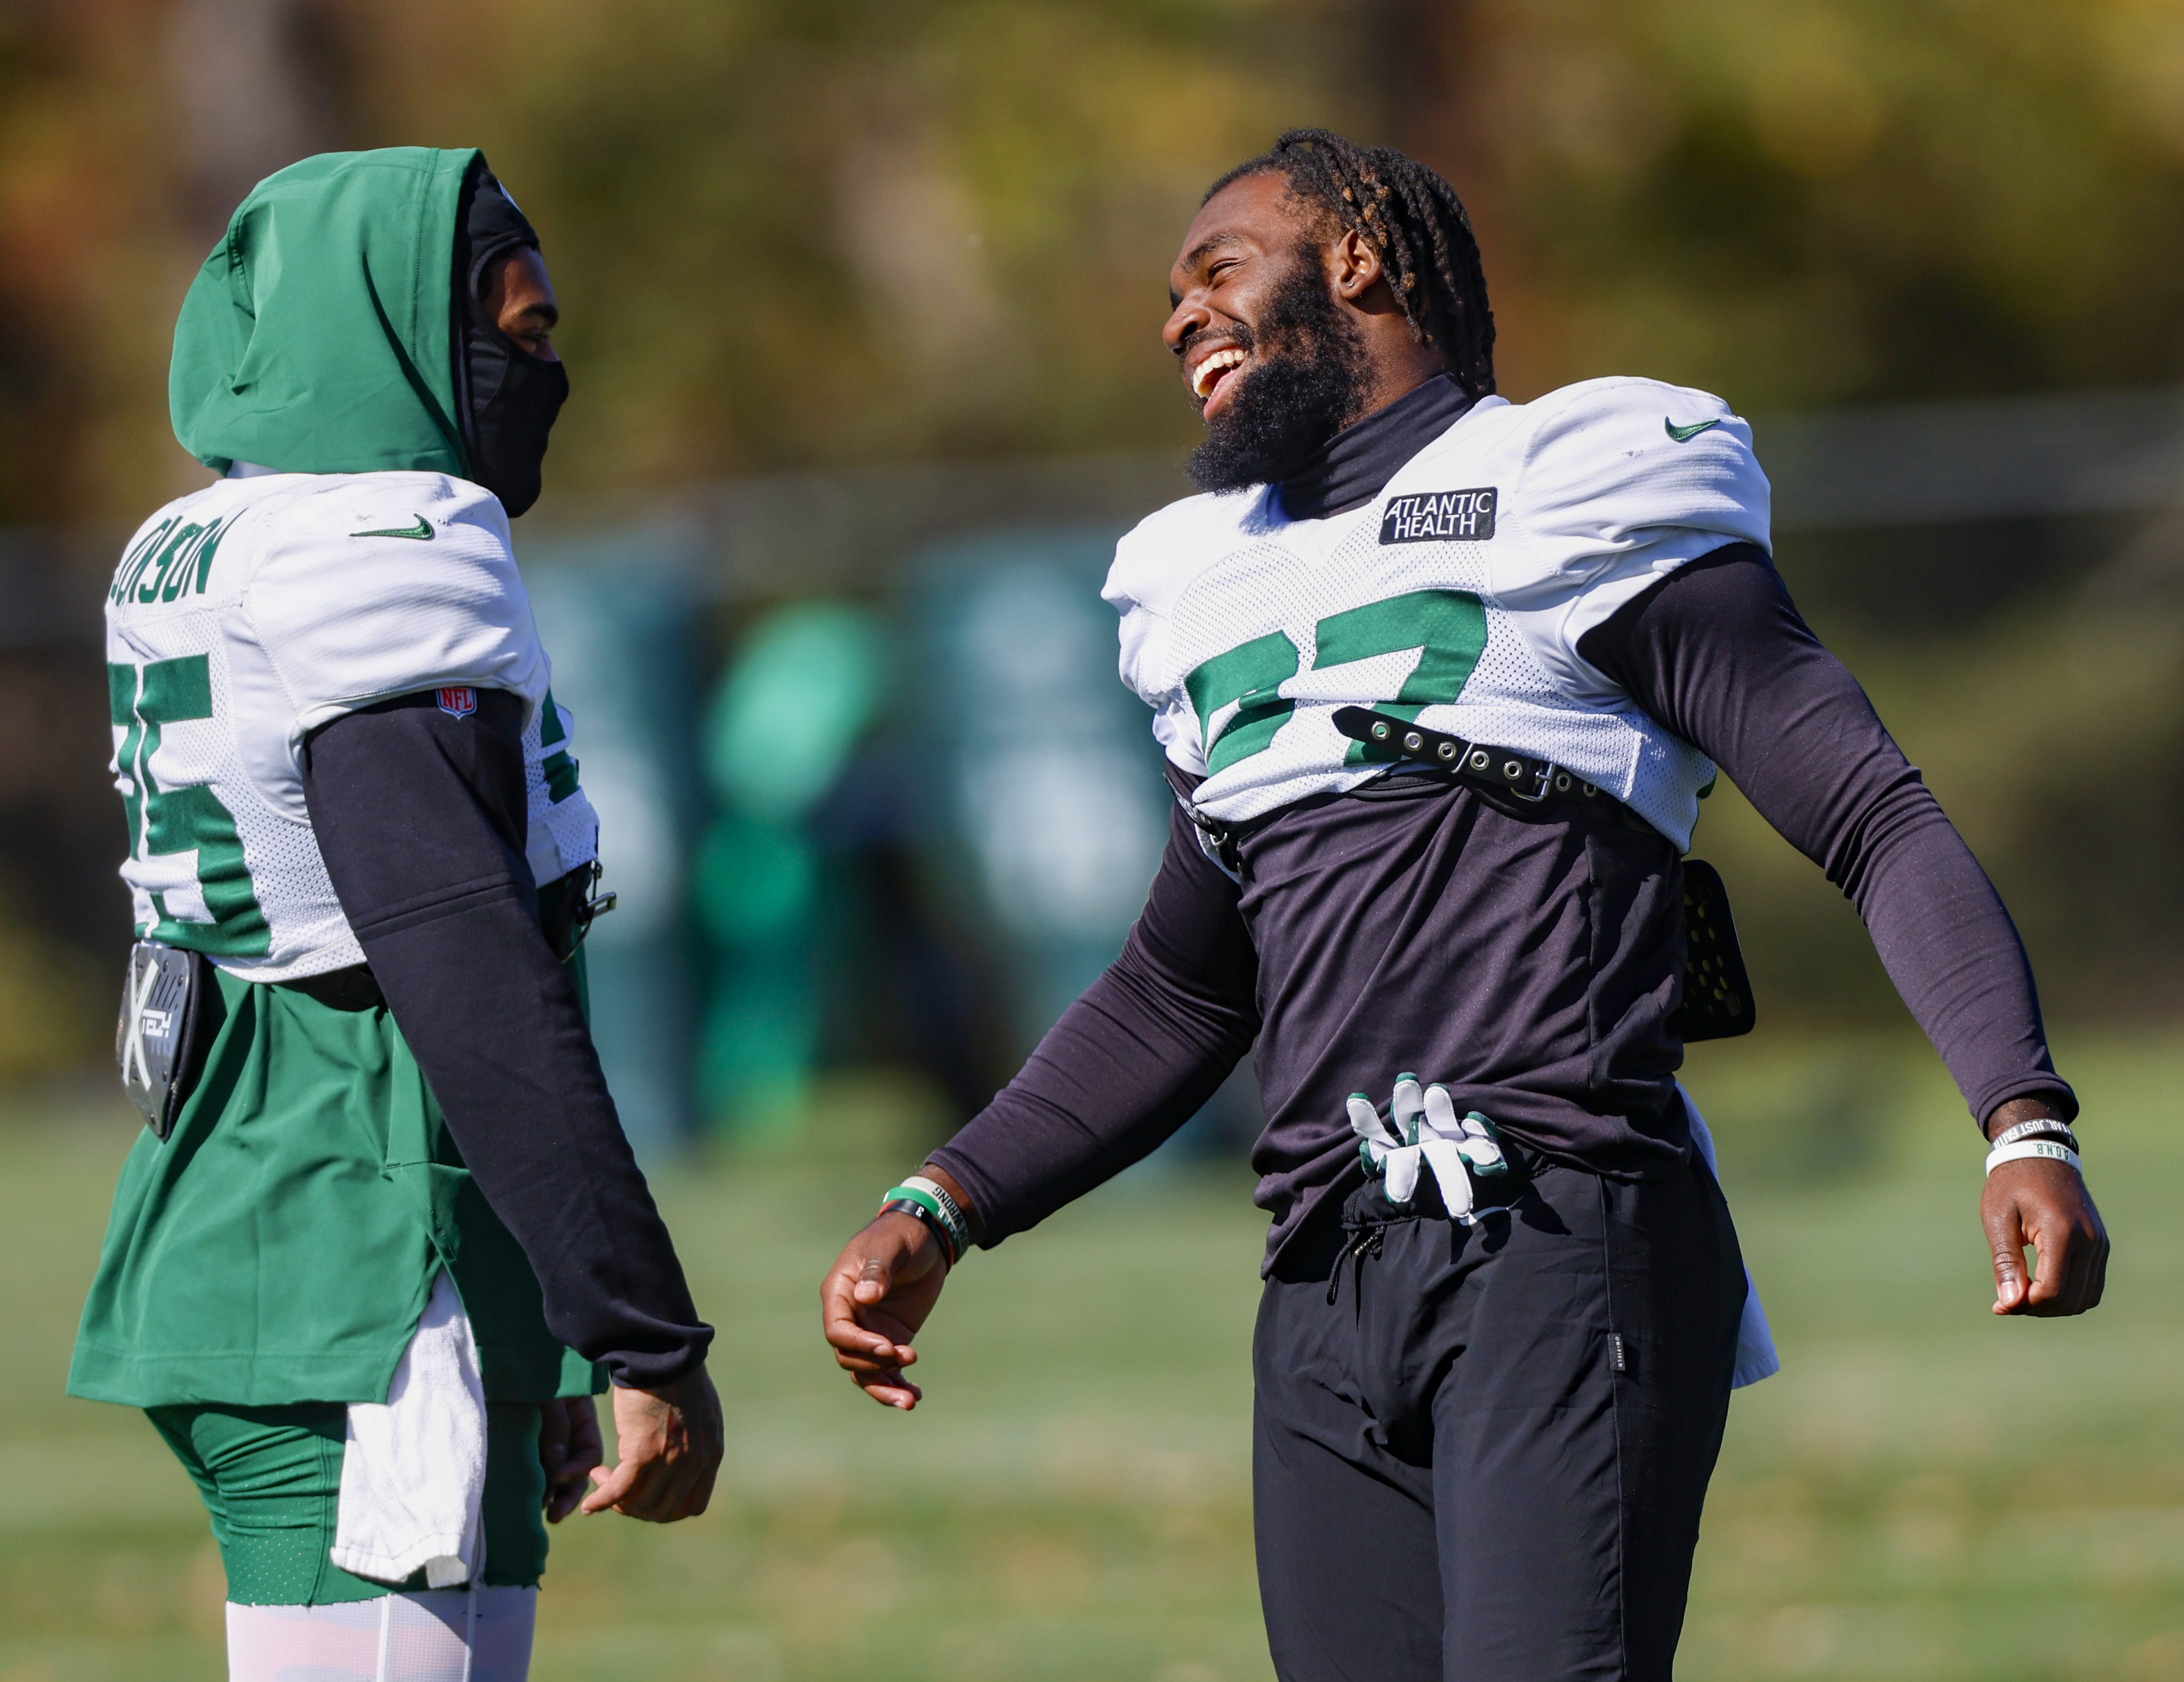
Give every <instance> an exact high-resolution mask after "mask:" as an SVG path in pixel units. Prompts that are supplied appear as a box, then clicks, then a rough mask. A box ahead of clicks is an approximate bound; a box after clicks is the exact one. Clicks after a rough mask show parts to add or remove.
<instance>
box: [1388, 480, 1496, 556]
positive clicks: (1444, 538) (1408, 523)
mask: <svg viewBox="0 0 2184 1682" xmlns="http://www.w3.org/2000/svg"><path fill="white" fill-rule="evenodd" d="M1500 494H1501V493H1500V492H1499V491H1497V490H1496V489H1495V488H1494V487H1491V486H1488V487H1485V488H1484V489H1480V490H1474V491H1424V492H1420V493H1418V494H1416V495H1412V496H1407V497H1392V498H1390V499H1389V502H1388V510H1387V512H1386V513H1385V514H1384V515H1381V516H1380V541H1381V542H1382V543H1485V542H1486V541H1487V540H1488V539H1489V538H1490V537H1492V536H1493V535H1494V504H1495V501H1496V498H1498V497H1499V496H1500Z"/></svg>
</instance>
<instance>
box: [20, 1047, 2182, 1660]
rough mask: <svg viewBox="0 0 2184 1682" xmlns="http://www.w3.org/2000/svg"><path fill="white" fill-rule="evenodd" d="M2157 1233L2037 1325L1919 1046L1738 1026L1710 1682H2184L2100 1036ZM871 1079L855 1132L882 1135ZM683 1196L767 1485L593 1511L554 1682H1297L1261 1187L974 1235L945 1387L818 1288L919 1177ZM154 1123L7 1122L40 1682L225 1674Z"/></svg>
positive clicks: (1100, 1204) (2143, 1251)
mask: <svg viewBox="0 0 2184 1682" xmlns="http://www.w3.org/2000/svg"><path fill="white" fill-rule="evenodd" d="M2063 1050H2064V1051H2065V1052H2066V1053H2067V1054H2068V1055H2066V1056H2065V1058H2064V1067H2066V1069H2068V1070H2069V1071H2070V1073H2071V1074H2072V1076H2073V1078H2075V1079H2076V1080H2077V1081H2078V1082H2079V1083H2080V1086H2081V1092H2082V1093H2083V1094H2084V1096H2085V1098H2086V1100H2087V1117H2088V1120H2087V1124H2086V1132H2087V1150H2088V1153H2089V1161H2090V1162H2091V1164H2092V1173H2093V1185H2094V1189H2095V1191H2096V1193H2097V1195H2098V1196H2099V1197H2100V1199H2101V1200H2102V1203H2103V1208H2104V1211H2105V1212H2106V1213H2107V1215H2108V1217H2109V1223H2110V1226H2111V1228H2112V1230H2113V1232H2114V1234H2115V1237H2116V1241H2117V1246H2118V1247H2117V1256H2116V1261H2115V1266H2114V1269H2113V1271H2112V1272H2111V1273H2110V1276H2109V1301H2108V1303H2107V1305H2106V1306H2103V1308H2102V1309H2101V1311H2100V1312H2098V1314H2096V1315H2095V1316H2093V1317H2091V1318H2090V1319H2087V1320H2086V1321H2083V1322H2078V1323H2048V1324H2031V1323H2016V1322H2001V1321H1997V1320H1995V1319H1993V1318H1992V1317H1991V1316H1990V1315H1988V1314H1987V1313H1986V1301H1987V1300H1989V1297H1990V1292H1989V1288H1988V1286H1987V1283H1986V1259H1985V1256H1983V1254H1982V1250H1981V1239H1980V1237H1979V1234H1978V1232H1977V1230H1976V1228H1975V1223H1974V1211H1975V1206H1976V1197H1977V1187H1978V1174H1979V1150H1978V1144H1977V1140H1976V1139H1975V1136H1974V1135H1973V1133H1972V1131H1971V1128H1970V1125H1969V1124H1968V1122H1966V1121H1965V1120H1964V1117H1963V1114H1962V1111H1961V1109H1960V1108H1959V1107H1958V1104H1957V1101H1956V1100H1955V1097H1954V1094H1953V1092H1952V1091H1951V1090H1950V1089H1949V1088H1948V1087H1947V1083H1946V1081H1945V1080H1944V1078H1942V1076H1941V1074H1940V1072H1939V1071H1938V1070H1937V1069H1936V1068H1934V1067H1932V1060H1931V1054H1922V1053H1921V1052H1920V1051H1919V1050H1918V1049H1917V1048H1915V1047H1913V1046H1909V1045H1906V1044H1903V1043H1901V1042H1899V1041H1896V1040H1892V1039H1872V1040H1856V1041H1852V1040H1832V1041H1813V1042H1791V1041H1783V1040H1781V1039H1780V1037H1779V1036H1776V1037H1774V1039H1773V1041H1772V1043H1769V1037H1765V1036H1763V1038H1762V1043H1761V1044H1758V1045H1733V1046H1730V1047H1726V1048H1699V1049H1698V1050H1697V1051H1696V1052H1695V1053H1694V1057H1693V1065H1694V1066H1693V1067H1692V1069H1691V1071H1690V1072H1689V1073H1688V1075H1687V1079H1688V1080H1689V1082H1690V1083H1691V1086H1692V1089H1693V1090H1694V1092H1695V1093H1696V1094H1697V1096H1698V1097H1699V1099H1700V1101H1701V1103H1702V1106H1704V1107H1705V1108H1706V1110H1707V1111H1708V1116H1709V1119H1710V1120H1712V1121H1713V1122H1714V1123H1715V1126H1716V1130H1717V1132H1718V1133H1719V1136H1720V1139H1721V1142H1722V1148H1723V1153H1724V1178H1725V1179H1726V1180H1727V1182H1728V1184H1729V1188H1730V1194H1731V1198H1732V1201H1733V1204H1734V1206H1735V1208H1736V1213H1737V1217H1738V1221H1739V1225H1740V1228H1741V1231H1742V1233H1743V1236H1744V1240H1745V1245H1746V1249H1747V1255H1748V1256H1749V1257H1750V1259H1751V1261H1752V1266H1753V1267H1754V1270H1755V1272H1756V1273H1758V1277H1759V1279H1760V1282H1761V1285H1762V1289H1763V1295H1764V1296H1765V1298H1766V1300H1767V1303H1768V1306H1769V1312H1770V1313H1771V1315H1772V1317H1773V1318H1774V1322H1775V1328H1776V1331H1777V1334H1778V1338H1779V1340H1780V1343H1781V1345H1782V1348H1783V1354H1784V1359H1785V1362H1786V1368H1785V1371H1784V1373H1783V1374H1782V1375H1781V1376H1780V1377H1779V1378H1774V1379H1770V1380H1769V1381H1768V1382H1767V1383H1765V1384H1762V1385H1759V1386H1758V1387H1757V1388H1756V1389H1754V1390H1747V1391H1745V1392H1742V1393H1741V1395H1740V1396H1739V1398H1738V1401H1737V1402H1736V1406H1735V1408H1734V1410H1733V1413H1732V1418H1731V1422H1730V1436H1729V1442H1728V1445H1727V1448H1726V1450H1725V1451H1724V1457H1723V1463H1722V1468H1721V1470H1720V1473H1719V1475H1718V1476H1717V1478H1716V1479H1715V1484H1714V1490H1713V1499H1712V1503H1711V1505H1710V1507H1709V1509H1708V1522H1707V1529H1706V1534H1705V1536H1704V1538H1703V1540H1702V1543H1701V1547H1700V1553H1699V1562H1698V1573H1697V1584H1696V1585H1695V1589H1694V1593H1693V1598H1692V1607H1691V1620H1690V1624H1689V1626H1688V1631H1687V1634H1686V1637H1685V1646H1684V1657H1683V1660H1682V1664H1681V1668H1680V1674H1681V1675H1682V1676H1684V1677H1685V1678H1688V1679H1694V1682H1712V1679H1724V1682H1726V1679H1730V1678H1738V1679H1748V1678H1763V1677H1776V1676H1781V1677H1820V1678H1842V1679H1852V1678H1897V1677H1917V1678H1923V1679H1955V1678H1960V1677H1961V1678H1966V1679H1969V1678H1972V1677H1975V1676H1976V1677H1978V1678H1981V1679H1982V1682H2011V1679H2028V1682H2029V1679H2051V1678H2052V1679H2062V1678H2068V1679H2092V1678H2103V1679H2108V1678H2121V1679H2126V1682H2161V1679H2170V1678H2176V1679H2184V1440H2180V1435H2179V1432H2178V1429H2177V1427H2178V1423H2179V1419H2180V1412H2184V1408H2180V1402H2184V1338H2180V1336H2179V1335H2178V1334H2179V1332H2180V1331H2184V1308H2181V1307H2180V1306H2178V1305H2177V1303H2176V1300H2175V1297H2174V1295H2173V1294H2172V1290H2171V1288H2170V1287H2168V1286H2165V1285H2164V1284H2162V1281H2163V1280H2164V1279H2170V1278H2175V1277H2176V1275H2177V1274H2178V1273H2179V1272H2180V1271H2184V1270H2180V1267H2179V1264H2180V1262H2184V1242H2180V1230H2179V1224H2178V1223H2177V1221H2176V1217H2175V1215H2174V1213H2173V1212H2172V1207H2171V1205H2172V1200H2173V1197H2174V1189H2175V1188H2176V1186H2177V1185H2178V1184H2180V1180H2184V1174H2180V1170H2184V1138H2180V1137H2179V1136H2178V1132H2177V1129H2176V1127H2175V1125H2174V1116H2175V1112H2176V1103H2175V1100H2174V1098H2173V1097H2172V1094H2173V1092H2174V1091H2175V1089H2176V1086H2177V1083H2178V1082H2179V1081H2180V1079H2184V1044H2170V1043H2150V1042H2134V1043H2121V1044H2106V1045H2098V1046H2093V1045H2085V1046H2069V1045H2066V1046H2064V1048H2063ZM889 1101H890V1100H889V1098H888V1096H887V1094H886V1092H885V1090H884V1089H883V1088H873V1087H867V1086H860V1085H857V1084H854V1083H852V1084H849V1085H845V1086H843V1087H841V1088H838V1089H836V1090H834V1091H833V1093H832V1094H830V1103H829V1106H828V1112H829V1113H831V1114H836V1115H866V1116H877V1117H884V1113H885V1112H886V1111H887V1109H888V1105H889ZM828 1136H829V1138H830V1139H831V1140H832V1141H833V1146H834V1151H835V1154H834V1155H833V1156H832V1157H831V1158H828V1159H827V1160H820V1159H818V1158H816V1156H814V1157H784V1158H781V1159H777V1160H774V1161H768V1162H764V1163H749V1162H744V1163H714V1164H707V1165H703V1166H698V1167H690V1168H688V1169H684V1170H680V1171H677V1172H673V1173H671V1174H665V1175H662V1176H660V1177H659V1190H660V1196H661V1200H662V1202H663V1204H664V1205H665V1206H666V1211H667V1213H668V1216H669V1218H670V1220H671V1222H672V1223H673V1225H674V1228H675V1230H676V1233H677V1237H678V1239H679V1241H680V1243H681V1244H682V1248H683V1251H684V1254H685V1256H686V1257H687V1258H688V1261H689V1263H690V1266H691V1270H692V1273H693V1274H694V1285H695V1286H696V1289H697V1290H698V1293H699V1300H700V1302H701V1304H702V1305H704V1306H705V1309H706V1311H707V1312H708V1313H709V1314H710V1317H712V1318H713V1319H714V1320H715V1321H716V1323H718V1324H719V1325H720V1326H721V1334H722V1335H721V1343H720V1345H718V1358H717V1361H716V1373H717V1376H718V1378H719V1380H720V1384H721V1391H722V1394H723V1397H724V1400H725V1401H726V1403H727V1412H728V1421H729V1428H730V1437H731V1445H732V1446H731V1458H730V1463H729V1468H728V1473H727V1480H726V1484H725V1490H726V1498H725V1499H724V1500H722V1501H719V1502H718V1503H717V1504H716V1507H715V1510H714V1511H713V1512H710V1513H709V1514H707V1515H706V1516H705V1518H702V1519H699V1520H698V1521H695V1522H694V1523H688V1524H683V1525H679V1526H677V1527H674V1528H673V1529H667V1530H660V1529H650V1528H648V1527H643V1526H638V1525H634V1524H630V1523H625V1522H623V1521H621V1520H620V1519H616V1518H600V1519H595V1520H591V1521H588V1522H577V1523H571V1524H569V1525H566V1526H564V1527H563V1529H562V1530H561V1531H560V1533H559V1534H557V1537H556V1540H555V1544H554V1561H553V1565H552V1567H551V1569H550V1571H549V1576H548V1579H547V1583H548V1593H547V1595H546V1596H545V1597H544V1600H543V1603H542V1617H541V1624H540V1633H539V1644H538V1659H537V1662H536V1663H535V1665H534V1668H533V1673H532V1674H533V1675H534V1676H535V1677H537V1678H538V1679H539V1682H574V1679H578V1678H606V1677H610V1676H611V1677H616V1678H622V1677H627V1676H632V1675H640V1676H643V1677H645V1678H647V1679H648V1682H700V1679H704V1682H807V1679H809V1682H818V1679H835V1678H849V1677H853V1676H863V1675H869V1674H887V1675H888V1676H889V1677H890V1678H899V1679H904V1682H915V1679H924V1678H934V1679H938V1678H941V1677H946V1678H948V1679H950V1682H1001V1679H1015V1678H1025V1679H1039V1682H1046V1679H1052V1682H1095V1679H1100V1682H1108V1679H1112V1682H1246V1679H1250V1682H1260V1679H1264V1678H1266V1677H1268V1675H1269V1674H1270V1673H1269V1668H1268V1663H1267V1659H1266V1657H1265V1651H1264V1646H1263V1643H1262V1637H1261V1634H1260V1630H1259V1625H1258V1614H1257V1606H1256V1591H1255V1589H1254V1586H1253V1579H1252V1571H1251V1537H1250V1510H1249V1487H1248V1467H1249V1428H1250V1386H1249V1379H1248V1372H1247V1349H1248V1345H1249V1340H1250V1335H1251V1313H1252V1308H1253V1304H1254V1300H1255V1297H1256V1268H1255V1262H1256V1255H1257V1251H1258V1247H1259V1243H1260V1236H1261V1233H1262V1220H1261V1218H1260V1217H1258V1216H1257V1215H1256V1214H1255V1212H1254V1211H1252V1210H1251V1206H1250V1204H1249V1200H1248V1187H1249V1183H1248V1179H1247V1178H1245V1176H1244V1175H1243V1173H1242V1172H1241V1170H1240V1169H1239V1168H1235V1167H1228V1168H1223V1169H1196V1170H1178V1171H1175V1172H1165V1173H1163V1172H1157V1171H1155V1172H1142V1171H1141V1172H1139V1173H1137V1174H1134V1175H1133V1176H1130V1177H1127V1178H1125V1179H1124V1180H1123V1182H1121V1183H1118V1184H1116V1185H1114V1186H1112V1187H1110V1188H1108V1189H1106V1190H1104V1191H1102V1192H1101V1193H1100V1194H1098V1195H1095V1196H1094V1197H1092V1198H1089V1199H1087V1200H1084V1202H1083V1203H1082V1204H1080V1205H1078V1206H1076V1207H1075V1208H1073V1209H1071V1210H1069V1211H1065V1213H1064V1214H1063V1215H1062V1216H1061V1217H1057V1218H1056V1220H1055V1221H1054V1222H1052V1223H1050V1226H1049V1227H1048V1228H1044V1229H1042V1230H1041V1231H1039V1232H1038V1233H1036V1234H1032V1235H1030V1236H1028V1238H1025V1239H1017V1240H1014V1241H1011V1243H1010V1244H1008V1245H1006V1246H1005V1247H1004V1248H1003V1249H1001V1250H1000V1251H998V1252H996V1253H995V1254H993V1255H991V1256H981V1257H978V1259H977V1260H976V1261H974V1262H973V1263H972V1265H971V1266H969V1267H966V1268H965V1269H964V1270H963V1271H962V1273H961V1276H960V1277H959V1278H958V1279H957V1280H956V1283H955V1284H953V1285H951V1287H950V1291H949V1295H948V1297H947V1299H946V1300H945V1301H944V1303H943V1306H942V1307H941V1310H940V1312H939V1317H938V1318H937V1320H936V1322H935V1323H934V1325H933V1328H931V1330H930V1332H929V1333H928V1336H927V1337H926V1338H925V1339H923V1348H924V1351H925V1360H924V1362H923V1363H922V1365H921V1367H920V1369H919V1372H920V1376H921V1378H922V1380H923V1381H924V1383H925V1384H926V1387H927V1404H926V1406H924V1407H922V1408H921V1409H920V1410H919V1411H918V1412H917V1414H916V1415H914V1416H911V1417H901V1416H898V1415H894V1414H890V1413H887V1412H883V1411H882V1410H880V1409H879V1408H877V1407H875V1406H872V1405H871V1404H870V1403H867V1402H866V1401H863V1400H862V1398H861V1397H860V1396H858V1395H855V1393H854V1392H853V1391H852V1390H851V1389H850V1386H849V1385H848V1384H846V1383H845V1382H844V1380H842V1379H841V1378H838V1376H837V1374H836V1373H835V1372H834V1371H833V1367H832V1365H831V1363H830V1362H828V1360H827V1356H826V1355H825V1353H824V1351H822V1348H821V1346H820V1345H819V1342H818V1339H817V1337H816V1332H815V1329H814V1326H815V1320H816V1316H815V1312H814V1311H815V1303H816V1291H815V1286H816V1280H817V1278H818V1276H819V1274H820V1273H821V1271H822V1269H823V1267H825V1265H826V1264H827V1261H830V1260H831V1259H832V1257H833V1254H834V1251H835V1250H836V1248H837V1246H838V1242H839V1240H840V1239H841V1238H842V1236H843V1235H844V1234H845V1233H846V1232H847V1231H849V1230H850V1228H851V1227H852V1226H854V1225H855V1223H856V1222H857V1221H858V1220H859V1219H860V1218H861V1217H862V1216H863V1215H864V1214H865V1212H866V1209H867V1206H868V1205H869V1204H870V1202H871V1200H872V1194H873V1192H874V1191H875V1190H876V1189H877V1187H878V1186H880V1185H881V1184H884V1178H883V1177H884V1176H885V1175H886V1174H887V1173H888V1172H889V1171H890V1169H892V1168H895V1167H899V1166H900V1164H899V1162H898V1161H896V1160H895V1152H894V1151H892V1150H890V1149H889V1146H888V1139H887V1132H886V1128H885V1127H884V1125H882V1124H880V1123H878V1122H875V1123H873V1124H872V1125H871V1126H869V1127H866V1128H847V1127H844V1128H837V1129H834V1130H833V1131H831V1132H830V1133H829V1135H828ZM130 1137H131V1128H130V1125H129V1122H128V1119H127V1117H126V1116H125V1113H124V1114H117V1113H116V1107H115V1106H114V1105H111V1104H109V1103H107V1102H105V1101H104V1100H90V1099H83V1100H64V1099H55V1100H50V1101H48V1102H46V1103H42V1104H39V1105H35V1106H28V1107H25V1108H21V1109H20V1110H19V1111H16V1112H14V1113H12V1114H10V1115H9V1116H8V1117H7V1118H6V1119H5V1120H4V1121H0V1284H4V1289H0V1339H4V1342H5V1346H6V1348H7V1350H8V1356H9V1359H8V1363H7V1368H6V1373H7V1376H6V1378H4V1379H0V1464H4V1466H5V1468H6V1469H5V1472H4V1473H0V1490H4V1493H0V1682H120V1679H131V1682H135V1679H143V1678H150V1677H159V1678H162V1679H171V1682H193V1679H214V1678H217V1677H219V1676H220V1675H221V1674H224V1673H223V1668H222V1665H221V1662H220V1599H221V1579H220V1570H219V1565H218V1559H217V1556H216V1554H215V1553H214V1551H213V1548H212V1546H211V1544H210V1541H209V1538H208V1536H207V1534H206V1530H205V1525H204V1520H203V1515H202V1512H200V1510H199V1508H198V1505H197V1502H196V1500H195V1497H194V1495H192V1491H191V1490H190V1487H189V1484H188V1483H187V1479H184V1478H183V1476H182V1475H181V1473H180V1471H179V1470H178V1469H177V1468H175V1466H174V1465H173V1464H172V1462H170V1460H169V1459H168V1457H167V1456H166V1454H165V1452H164V1450H163V1449H162V1448H161V1447H160V1445H159V1443H158V1441H157V1440H156V1439H155V1438H154V1437H153V1433H152V1431H151V1429H150V1428H149V1426H148V1425H147V1424H146V1423H144V1421H143V1420H142V1418H141V1417H138V1416H137V1415H136V1414H134V1413H131V1412H127V1411H125V1410H122V1409H119V1408H112V1407H103V1406H95V1405H92V1404H89V1403H84V1402H77V1401H70V1400H68V1399H67V1398H66V1397H64V1395H62V1394H61V1384H62V1379H63V1376H64V1371H65V1368H66V1363H67V1355H68V1348H69V1343H70V1337H71V1335H72V1333H73V1329H74V1322H75V1312H76V1309H77V1306H78V1305H79V1302H80V1300H81V1292H82V1288H83V1285H84V1283H85V1281H86V1278H88V1276H89V1273H90V1269H91V1267H92V1261H93V1259H94V1257H95V1255H96V1251H97V1241H98V1234H99V1232H100V1228H101V1227H102V1225H103V1218H104V1213H105V1205H106V1200H107V1196H108V1194H109V1188H110V1184H111V1179H112V1176H113V1172H114V1167H115V1165H116V1164H117V1162H118V1161H119V1159H120V1156H121V1154H122V1152H123V1151H124V1150H125V1149H126V1148H127V1146H128V1144H129V1141H130Z"/></svg>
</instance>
